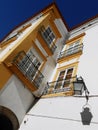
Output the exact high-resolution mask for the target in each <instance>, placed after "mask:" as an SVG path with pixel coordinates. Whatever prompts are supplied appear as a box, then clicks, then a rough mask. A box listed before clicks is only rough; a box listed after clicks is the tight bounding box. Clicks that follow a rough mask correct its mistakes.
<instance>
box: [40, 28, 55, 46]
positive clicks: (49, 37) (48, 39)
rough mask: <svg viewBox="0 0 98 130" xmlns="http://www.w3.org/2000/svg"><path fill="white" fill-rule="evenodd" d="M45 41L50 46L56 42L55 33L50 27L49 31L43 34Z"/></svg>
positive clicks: (46, 30)
mask: <svg viewBox="0 0 98 130" xmlns="http://www.w3.org/2000/svg"><path fill="white" fill-rule="evenodd" d="M42 35H43V37H44V39H45V41H46V42H47V44H48V45H49V46H50V45H51V43H52V42H53V41H54V40H55V35H54V33H53V31H52V30H51V28H50V27H48V28H47V29H45V30H44V32H43V33H42Z"/></svg>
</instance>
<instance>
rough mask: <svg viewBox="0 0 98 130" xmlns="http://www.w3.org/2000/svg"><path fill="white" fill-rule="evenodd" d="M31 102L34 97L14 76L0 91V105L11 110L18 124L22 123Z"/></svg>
mask: <svg viewBox="0 0 98 130" xmlns="http://www.w3.org/2000/svg"><path fill="white" fill-rule="evenodd" d="M33 101H34V97H33V95H32V94H31V92H30V91H29V90H28V89H27V88H26V87H25V86H24V85H23V84H22V83H21V82H20V80H19V79H18V78H17V77H15V76H14V75H13V76H12V77H11V78H10V79H9V81H8V82H7V83H6V85H5V86H4V87H3V89H2V90H1V91H0V105H2V106H5V107H7V108H9V109H10V110H12V111H13V112H14V113H15V115H16V116H17V118H18V120H19V123H21V122H22V120H23V118H24V116H25V113H26V112H27V110H28V109H29V107H31V105H32V103H33Z"/></svg>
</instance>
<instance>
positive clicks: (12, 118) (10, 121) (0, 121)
mask: <svg viewBox="0 0 98 130" xmlns="http://www.w3.org/2000/svg"><path fill="white" fill-rule="evenodd" d="M18 128H19V122H18V119H17V117H16V115H15V114H14V113H13V112H12V111H11V110H10V109H8V108H6V107H3V106H0V130H17V129H18Z"/></svg>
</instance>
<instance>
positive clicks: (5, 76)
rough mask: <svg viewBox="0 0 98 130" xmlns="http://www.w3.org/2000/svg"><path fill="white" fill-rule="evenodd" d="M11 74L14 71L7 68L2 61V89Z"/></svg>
mask: <svg viewBox="0 0 98 130" xmlns="http://www.w3.org/2000/svg"><path fill="white" fill-rule="evenodd" d="M11 75H12V73H11V72H10V71H9V69H7V67H6V66H5V65H4V64H3V63H0V89H2V87H3V86H4V85H5V83H6V82H7V81H8V79H9V78H10V77H11Z"/></svg>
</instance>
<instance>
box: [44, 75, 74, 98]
mask: <svg viewBox="0 0 98 130" xmlns="http://www.w3.org/2000/svg"><path fill="white" fill-rule="evenodd" d="M75 80H76V76H75V77H72V78H70V79H63V80H59V81H53V82H47V85H46V88H45V90H44V93H43V95H49V94H58V93H65V94H69V95H72V94H73V92H74V89H73V81H75Z"/></svg>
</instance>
